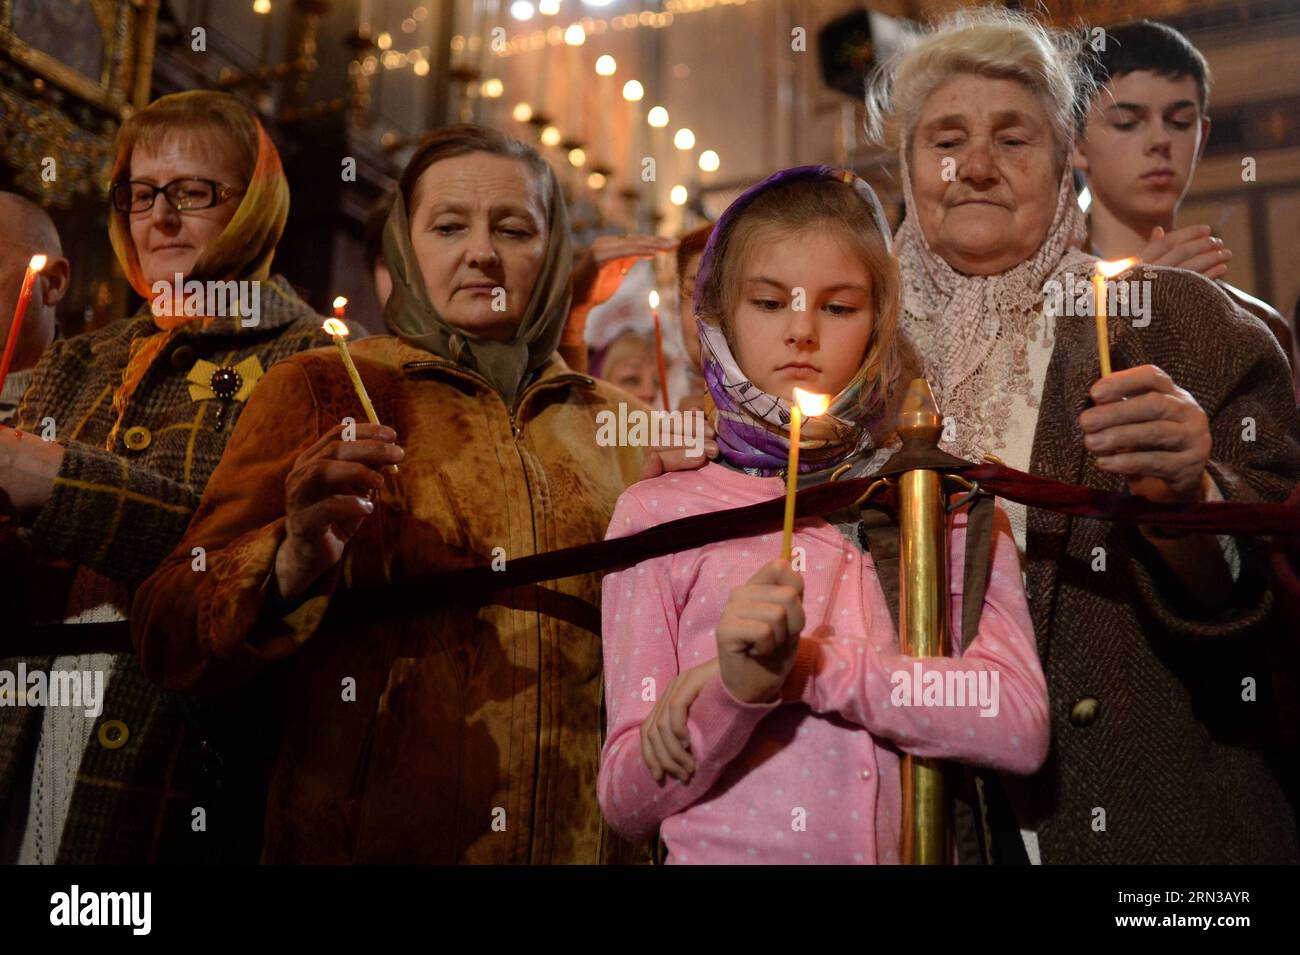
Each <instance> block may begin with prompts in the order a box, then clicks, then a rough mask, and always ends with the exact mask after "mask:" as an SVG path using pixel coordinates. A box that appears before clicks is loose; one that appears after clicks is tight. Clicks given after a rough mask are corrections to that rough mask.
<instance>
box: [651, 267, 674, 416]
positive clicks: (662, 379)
mask: <svg viewBox="0 0 1300 955" xmlns="http://www.w3.org/2000/svg"><path fill="white" fill-rule="evenodd" d="M650 314H651V315H653V316H654V320H655V359H656V360H657V361H658V362H659V394H660V397H661V398H662V399H663V403H664V411H672V410H673V409H672V407H671V406H670V405H669V404H668V364H667V362H665V361H664V333H663V328H662V327H661V326H660V324H659V293H658V292H657V291H655V290H654V289H651V290H650Z"/></svg>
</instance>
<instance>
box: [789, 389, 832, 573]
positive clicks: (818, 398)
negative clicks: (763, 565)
mask: <svg viewBox="0 0 1300 955" xmlns="http://www.w3.org/2000/svg"><path fill="white" fill-rule="evenodd" d="M830 404H831V396H830V395H818V394H814V393H813V392H811V391H804V390H803V389H802V388H796V389H794V401H792V402H791V403H790V463H789V467H788V468H787V469H786V475H785V527H784V530H783V531H782V534H781V559H782V560H785V561H788V560H789V559H790V542H791V539H792V538H793V537H794V494H795V488H796V486H797V484H798V478H799V426H800V423H801V422H802V420H803V416H804V415H811V416H816V415H819V414H825V413H826V409H827V408H829V407H830Z"/></svg>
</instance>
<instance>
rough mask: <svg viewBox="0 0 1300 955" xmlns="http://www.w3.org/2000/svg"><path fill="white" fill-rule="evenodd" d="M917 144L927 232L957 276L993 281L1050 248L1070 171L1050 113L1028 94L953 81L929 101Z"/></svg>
mask: <svg viewBox="0 0 1300 955" xmlns="http://www.w3.org/2000/svg"><path fill="white" fill-rule="evenodd" d="M911 145H912V151H911V160H910V163H911V172H912V192H913V195H914V196H915V198H916V206H917V217H918V219H919V222H920V226H921V230H922V232H924V234H925V239H926V241H927V242H928V243H929V244H930V248H931V249H933V250H934V252H935V253H936V254H937V255H939V256H941V257H942V258H943V259H944V261H946V262H947V263H948V264H949V265H951V266H952V267H953V268H954V269H956V270H957V271H958V272H963V273H965V274H967V275H994V274H997V273H999V272H1005V271H1006V270H1007V269H1009V268H1011V267H1012V266H1015V265H1018V264H1019V263H1021V262H1023V261H1024V260H1025V259H1027V258H1029V257H1030V256H1031V255H1032V254H1033V253H1034V252H1035V251H1036V250H1037V249H1038V247H1039V246H1040V245H1042V243H1043V241H1044V240H1045V239H1046V238H1047V231H1048V229H1049V228H1050V227H1051V224H1052V216H1053V214H1054V213H1055V211H1056V202H1057V197H1058V188H1059V176H1060V172H1061V166H1060V163H1059V160H1058V152H1057V149H1056V143H1055V142H1054V140H1053V138H1052V130H1051V125H1050V123H1049V120H1048V117H1047V113H1046V111H1045V110H1044V109H1043V106H1042V104H1041V103H1040V102H1039V100H1038V97H1037V96H1035V95H1034V93H1033V92H1032V91H1031V90H1030V89H1029V88H1028V87H1027V86H1025V85H1024V84H1023V83H1020V82H1018V81H1017V80H1011V79H992V78H989V77H984V76H974V75H969V74H961V75H958V76H955V77H953V78H952V79H950V80H948V81H947V82H946V83H944V84H943V85H942V86H940V87H939V88H938V89H936V90H935V91H934V92H933V93H931V94H930V97H929V98H928V99H927V100H926V101H925V105H924V107H922V110H921V116H920V118H919V120H918V122H917V124H916V129H915V131H914V132H913V134H912V144H911Z"/></svg>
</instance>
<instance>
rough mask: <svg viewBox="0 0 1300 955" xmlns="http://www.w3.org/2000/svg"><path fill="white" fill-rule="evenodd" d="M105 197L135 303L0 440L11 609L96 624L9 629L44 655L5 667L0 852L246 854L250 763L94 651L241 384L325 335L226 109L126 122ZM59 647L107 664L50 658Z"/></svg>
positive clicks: (240, 121)
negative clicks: (42, 681)
mask: <svg viewBox="0 0 1300 955" xmlns="http://www.w3.org/2000/svg"><path fill="white" fill-rule="evenodd" d="M113 183H114V186H113V193H112V196H113V207H112V209H111V211H110V237H111V239H112V241H113V246H114V249H115V251H116V252H117V255H118V258H119V260H120V262H121V264H122V267H123V269H124V271H125V272H126V275H127V277H128V278H129V280H130V281H131V284H132V286H133V287H134V288H135V289H136V291H137V292H139V293H140V294H141V295H142V296H144V297H145V299H146V301H148V302H150V307H146V308H144V309H142V310H141V312H140V313H139V314H137V315H136V316H134V317H132V318H130V319H126V320H123V321H120V322H114V323H112V324H110V325H109V326H107V327H105V328H103V329H100V330H99V331H96V332H93V333H90V334H86V335H81V336H77V337H74V338H71V339H67V340H65V341H60V342H58V343H56V345H55V346H54V347H53V348H52V349H51V350H50V351H49V352H48V353H47V354H46V355H45V357H44V359H43V360H42V362H41V364H40V365H39V366H38V367H37V369H36V372H35V375H34V377H33V380H32V384H31V386H30V388H29V389H28V391H27V393H26V395H25V396H24V399H23V402H22V404H21V406H20V408H19V410H18V415H17V427H18V429H20V430H12V429H9V428H4V429H0V491H3V494H0V501H4V500H6V499H7V506H6V508H5V510H6V511H7V512H8V513H7V515H6V516H5V517H4V518H0V520H4V521H5V522H6V524H4V525H0V539H3V541H4V544H3V545H0V564H3V567H2V568H0V569H2V570H3V574H4V576H5V577H6V578H8V579H10V580H18V581H20V583H19V586H20V587H21V588H22V589H21V590H20V591H19V593H20V594H22V596H23V600H22V601H19V603H21V604H23V605H26V606H29V607H32V606H35V605H36V604H37V603H38V602H39V603H40V604H42V605H44V606H46V607H48V608H49V609H50V610H51V611H52V619H53V620H54V621H55V622H58V623H62V624H82V625H85V624H96V623H98V624H101V625H102V624H109V627H108V628H104V627H99V628H95V627H84V626H83V627H82V628H81V629H76V628H73V627H69V626H62V627H38V628H35V629H33V628H32V627H29V626H26V625H27V624H31V623H33V622H35V621H33V620H32V619H31V615H30V614H29V615H28V619H26V620H14V619H12V618H11V619H10V620H9V621H7V626H6V632H7V634H8V635H9V637H10V638H12V637H14V635H15V634H25V637H24V638H23V643H22V644H21V645H17V646H18V652H24V653H30V652H32V650H33V649H40V648H42V647H44V646H49V647H50V650H51V655H47V656H43V657H40V658H30V657H29V658H25V659H22V660H19V659H16V658H15V659H10V660H6V661H3V662H0V671H3V670H8V671H9V672H10V673H11V674H18V673H19V672H20V671H19V664H20V663H21V664H23V665H24V666H25V671H26V673H27V674H28V681H26V682H22V683H17V681H13V680H11V683H14V684H16V685H17V693H16V697H17V698H16V699H6V700H0V703H4V704H5V705H3V706H0V807H3V815H0V858H4V859H5V860H7V861H15V860H16V861H21V862H33V863H52V862H61V863H63V862H70V863H106V862H114V863H119V862H155V861H199V860H213V859H231V858H241V857H242V855H241V852H240V846H241V845H242V844H243V843H241V833H243V832H245V831H247V832H248V833H249V834H250V837H251V838H252V839H254V840H256V838H257V835H258V829H259V823H258V820H257V819H256V813H252V814H245V813H244V812H242V811H241V810H240V809H239V808H238V807H237V803H238V801H239V799H240V797H239V796H238V794H237V793H236V792H232V785H231V780H232V778H234V776H236V775H237V774H236V773H234V772H233V770H234V768H235V764H236V763H238V762H240V761H241V760H245V759H248V758H251V757H250V754H249V753H248V752H246V751H241V749H240V747H239V746H237V745H232V744H230V743H229V739H228V737H230V736H231V735H232V734H233V732H234V730H233V727H234V725H235V724H234V722H233V721H231V720H228V719H226V718H225V717H224V716H223V715H222V714H220V713H216V712H215V711H202V712H201V711H198V710H196V709H194V708H193V707H192V706H191V705H190V704H188V703H185V702H183V701H181V700H180V699H178V698H175V697H171V696H168V695H166V694H163V693H160V692H159V691H158V690H157V689H156V688H155V687H154V686H153V685H152V684H151V683H149V682H148V681H147V680H146V679H145V678H144V676H143V674H142V673H141V672H140V668H139V666H138V664H137V663H136V660H135V657H134V656H133V655H132V654H130V653H122V652H109V651H111V650H116V649H119V648H128V647H129V644H128V643H125V642H124V641H123V642H119V641H117V640H115V639H110V640H105V639H103V638H101V637H100V636H99V635H100V634H103V633H105V632H106V631H107V632H110V633H112V632H113V628H112V626H111V625H112V623H113V622H120V621H122V620H123V619H124V617H125V615H126V613H127V610H128V609H129V607H130V601H131V596H132V592H133V590H134V588H135V586H136V585H138V584H139V583H140V582H141V581H142V580H144V578H145V577H147V576H148V575H149V574H150V572H151V571H152V570H153V568H154V567H155V566H156V565H157V564H158V563H159V562H160V561H161V560H162V558H163V557H164V556H165V555H166V554H167V553H168V552H169V551H171V550H172V548H173V547H175V546H176V544H177V542H178V541H179V540H180V539H181V536H182V534H183V532H184V531H185V528H186V526H187V525H188V524H189V521H190V516H191V514H192V513H193V511H194V509H195V507H196V506H197V504H198V502H199V498H200V495H201V494H202V491H203V487H204V485H205V484H206V483H207V481H208V476H209V475H210V474H211V473H212V471H213V469H214V468H215V467H216V465H217V462H218V460H219V459H220V457H221V454H222V451H223V450H224V449H225V446H226V442H227V440H228V439H229V437H230V435H231V433H232V432H233V431H234V426H235V422H236V420H237V419H238V417H239V414H240V412H241V410H242V409H243V407H244V404H245V402H246V401H247V399H248V396H249V394H250V393H251V392H252V390H253V388H254V387H255V386H256V385H257V382H258V379H259V378H260V377H261V376H262V374H263V373H264V372H265V371H266V370H267V369H269V368H270V367H271V365H273V364H275V362H277V361H279V360H280V359H281V358H284V357H287V356H289V355H291V354H294V353H295V352H299V351H303V350H306V349H309V348H313V347H316V346H319V345H321V344H323V343H324V342H326V341H327V339H326V338H325V336H324V335H323V334H322V333H321V331H320V325H321V322H322V319H321V318H319V317H318V316H316V315H315V314H313V312H312V310H311V309H310V308H309V307H308V306H307V305H306V303H304V302H303V301H302V300H301V299H300V298H298V296H297V295H296V294H295V293H294V291H293V290H292V288H291V287H290V286H289V284H288V283H287V282H285V281H284V280H283V279H282V278H279V277H269V272H270V264H271V259H272V257H273V255H274V253H275V247H276V243H277V242H278V241H279V239H280V235H281V233H282V232H283V229H284V224H285V220H286V218H287V215H288V208H289V192H288V184H287V182H286V181H285V178H284V173H283V171H282V169H281V167H280V160H279V157H278V155H277V153H276V150H275V147H274V145H273V144H272V143H271V141H270V139H269V138H268V137H267V135H266V133H265V131H264V130H263V129H262V127H261V125H260V124H259V123H258V122H257V120H256V118H255V117H254V116H253V114H252V113H251V112H250V111H249V110H247V109H246V108H245V107H244V106H243V105H241V104H240V103H239V102H238V101H237V100H235V99H234V98H233V97H231V96H228V95H226V94H219V93H211V92H194V93H182V94H177V95H174V96H167V97H163V98H162V99H160V100H158V101H157V102H156V103H154V104H153V105H152V106H150V107H149V108H148V109H146V110H144V111H142V112H141V113H139V114H137V115H136V116H134V117H132V118H131V119H130V120H128V121H127V122H126V123H125V124H124V125H123V127H122V130H121V133H120V136H119V153H118V160H117V165H116V168H115V170H114V176H113ZM195 279H197V280H199V281H200V282H203V283H204V284H203V286H202V289H203V290H204V291H205V292H206V294H204V295H202V296H201V298H200V296H194V295H191V294H190V291H191V290H184V289H182V290H179V291H183V292H185V295H186V297H185V298H184V299H182V298H180V297H179V295H173V293H172V291H171V286H172V284H173V283H174V282H176V281H178V280H179V281H187V280H195ZM229 280H233V281H229ZM214 293H216V294H214ZM42 439H44V440H42ZM6 555H7V556H6ZM60 563H61V564H62V567H61V568H60V567H59V566H57V565H59V564H60ZM37 566H39V573H40V577H41V581H40V582H39V583H37V582H36V580H35V575H36V574H37V573H38V571H37V570H35V569H33V568H34V567H37ZM195 567H196V569H200V568H201V567H202V559H201V557H197V556H196V558H195ZM38 598H39V601H38ZM14 604H15V601H10V602H9V606H11V607H12V606H14ZM46 619H47V620H48V619H50V617H47V618H46ZM9 647H10V648H13V647H15V644H14V643H12V642H10V643H9ZM64 648H71V649H72V650H75V651H87V650H89V651H95V650H99V651H103V652H75V653H68V654H67V655H63V656H54V654H56V653H59V652H62V651H63V649H64ZM3 649H4V644H2V643H0V650H3ZM11 652H14V651H13V650H12V649H11ZM38 670H47V671H48V670H52V671H54V672H55V673H61V672H67V671H81V672H90V673H91V674H102V680H103V684H102V685H103V695H102V696H101V698H100V699H99V700H98V705H81V706H56V705H42V704H43V703H47V702H48V703H51V704H52V703H58V702H60V701H58V700H54V699H52V698H51V699H50V700H48V701H44V700H42V699H40V697H39V694H38V693H37V692H35V690H34V686H33V684H32V683H31V682H30V681H31V677H30V674H31V673H33V672H35V671H38ZM53 685H54V681H51V686H53ZM90 685H93V682H92V683H91V684H90ZM3 686H4V684H3V683H0V693H3V692H5V691H4V689H3ZM10 693H11V695H13V691H12V690H10ZM28 695H30V697H31V698H25V697H27V696H28ZM82 703H83V704H85V703H86V701H85V700H83V701H82ZM96 709H98V710H99V712H98V713H95V712H94V711H95V710H96ZM92 713H93V714H94V715H93V716H92V715H90V714H92ZM223 738H226V742H224V743H223V742H222V739H223ZM254 788H255V787H254ZM218 789H219V790H220V791H219V792H218V791H217V790H218ZM255 798H256V797H255V795H254V797H253V799H254V800H255ZM250 805H257V803H256V801H253V802H251V803H250ZM250 815H251V821H250ZM240 820H245V821H246V822H247V827H246V828H244V827H241V825H240Z"/></svg>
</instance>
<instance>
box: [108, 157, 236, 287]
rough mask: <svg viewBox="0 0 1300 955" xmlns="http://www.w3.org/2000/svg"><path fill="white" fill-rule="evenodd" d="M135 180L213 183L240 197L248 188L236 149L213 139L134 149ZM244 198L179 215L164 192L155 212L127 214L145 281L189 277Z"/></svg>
mask: <svg viewBox="0 0 1300 955" xmlns="http://www.w3.org/2000/svg"><path fill="white" fill-rule="evenodd" d="M130 174H131V180H132V181H133V182H147V183H150V184H151V185H154V186H165V185H167V184H168V183H171V182H175V181H176V180H177V179H210V180H212V181H214V182H217V183H220V184H222V185H224V186H229V187H230V188H231V189H234V190H238V191H239V192H242V191H243V189H244V188H245V187H246V185H247V183H246V182H244V180H243V177H242V176H241V175H240V171H239V163H238V160H237V158H236V156H235V151H234V150H233V149H229V148H225V147H223V146H222V144H221V143H220V141H219V140H217V138H216V137H215V136H214V135H205V134H201V133H200V134H176V135H167V136H165V137H164V138H163V139H162V140H161V141H159V142H158V143H155V144H153V146H152V147H146V146H143V145H140V146H136V147H135V148H134V149H132V150H131V173H130ZM239 200H240V197H239V196H238V195H232V196H230V197H228V198H226V199H225V200H223V201H221V202H218V203H217V204H216V205H215V206H211V207H209V208H207V209H187V210H185V211H184V212H177V211H176V210H175V209H173V208H172V205H171V203H170V202H168V201H167V197H166V196H165V195H163V194H162V193H161V192H160V193H158V194H156V195H155V196H154V201H153V208H151V209H149V210H148V211H146V212H132V213H130V214H129V219H128V221H129V223H130V227H131V241H132V242H133V243H134V244H135V254H136V256H137V257H138V258H139V259H140V270H141V271H142V272H143V273H144V279H145V282H146V283H147V284H148V285H149V286H151V287H152V286H153V284H154V283H155V282H158V281H166V282H171V281H173V280H174V278H175V276H176V273H178V272H179V273H180V274H182V275H188V274H189V273H190V270H191V269H193V268H194V263H195V262H196V261H197V260H198V258H199V256H200V255H202V254H203V251H204V249H206V248H207V247H208V246H209V245H210V244H211V243H212V240H213V239H215V238H216V237H217V236H218V235H220V234H221V230H222V229H224V228H225V227H226V223H228V222H229V221H230V220H231V219H233V218H234V216H235V210H236V209H238V208H239Z"/></svg>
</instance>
